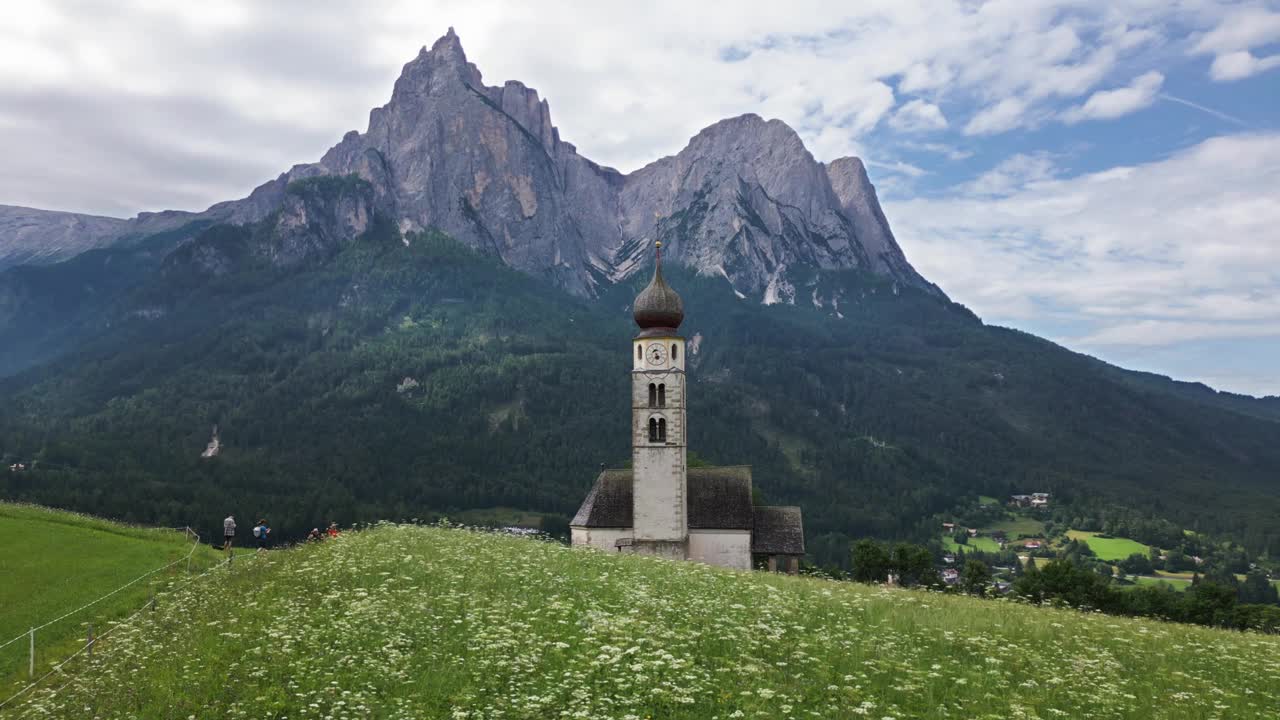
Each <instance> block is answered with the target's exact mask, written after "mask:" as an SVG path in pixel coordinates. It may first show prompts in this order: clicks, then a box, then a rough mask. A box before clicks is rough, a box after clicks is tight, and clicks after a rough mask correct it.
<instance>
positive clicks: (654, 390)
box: [649, 383, 658, 407]
mask: <svg viewBox="0 0 1280 720" xmlns="http://www.w3.org/2000/svg"><path fill="white" fill-rule="evenodd" d="M657 406H658V386H657V385H654V384H653V383H649V407H657Z"/></svg>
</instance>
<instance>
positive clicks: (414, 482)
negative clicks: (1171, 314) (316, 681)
mask: <svg viewBox="0 0 1280 720" xmlns="http://www.w3.org/2000/svg"><path fill="white" fill-rule="evenodd" d="M298 192H299V193H300V194H302V195H305V196H308V197H311V200H309V202H314V203H319V204H320V205H321V206H322V207H323V206H325V204H326V203H328V204H329V205H334V206H337V205H341V204H342V203H343V202H345V201H344V200H342V197H343V196H344V194H350V193H355V194H356V195H357V196H358V195H359V193H361V192H363V191H362V189H361V186H359V184H350V183H348V184H342V183H324V184H314V183H313V184H312V185H310V186H305V187H301V188H299V189H298ZM325 198H328V199H327V200H326V199H325ZM312 240H314V241H316V242H320V241H321V240H319V239H316V238H314V237H313V238H312ZM331 242H333V241H331ZM279 243H293V244H296V243H297V240H296V239H289V237H288V236H285V235H281V234H280V233H279V231H277V230H276V229H275V226H273V225H271V224H260V225H257V226H250V227H248V228H235V227H231V226H224V225H218V226H214V227H211V228H209V229H207V230H205V231H204V232H203V233H202V234H201V235H200V236H199V237H198V238H197V239H196V240H195V241H193V242H189V243H187V244H184V245H182V246H181V247H180V248H179V250H178V251H175V252H173V253H170V254H169V255H167V256H165V257H164V258H163V260H162V261H160V265H159V266H158V269H157V270H155V271H154V272H152V273H151V274H149V275H145V276H144V277H143V278H141V279H139V280H138V281H137V282H136V284H134V285H133V286H126V287H124V288H122V289H119V290H117V291H116V293H115V295H114V298H111V297H110V296H102V295H99V296H98V298H97V300H96V301H94V302H92V303H91V304H90V306H89V309H88V310H86V311H85V313H82V314H81V315H79V317H82V318H86V319H85V320H84V322H86V323H87V324H89V325H92V324H94V323H95V322H97V323H100V327H101V329H99V330H98V331H96V332H95V333H92V334H90V335H89V336H88V339H83V340H81V341H80V344H79V345H77V346H76V347H77V349H76V351H75V353H74V354H72V355H69V356H67V357H65V358H64V359H62V360H59V361H55V362H53V363H50V364H48V365H46V366H44V367H42V368H39V369H36V370H32V371H28V372H26V373H23V374H20V375H18V376H15V377H13V378H9V379H7V380H4V381H0V399H3V401H4V402H3V403H0V437H3V438H5V446H4V447H3V448H2V449H0V452H3V453H4V454H6V455H7V457H8V458H10V460H9V461H10V462H12V461H13V460H15V459H25V460H36V461H37V463H36V467H35V470H34V471H29V472H26V473H18V474H14V473H3V474H0V496H4V497H10V498H21V499H28V500H33V501H38V502H41V503H45V504H50V505H56V506H61V507H70V508H79V509H84V510H90V511H93V512H101V513H106V514H110V515H113V516H117V517H122V518H127V519H130V520H133V521H137V522H150V523H157V524H180V523H186V522H192V521H193V519H195V521H197V522H198V523H203V524H204V526H205V527H211V526H213V525H214V524H215V523H216V522H217V521H218V520H219V519H220V518H221V517H222V515H223V514H225V513H226V512H228V511H231V510H236V511H238V512H247V513H250V514H267V515H269V516H270V517H271V518H272V520H273V522H275V523H276V525H277V527H278V528H280V529H281V531H282V532H285V533H289V534H293V535H295V536H298V535H300V534H302V533H305V531H306V530H307V529H309V528H310V527H312V526H313V525H315V524H317V523H320V522H325V521H327V520H331V519H336V520H338V521H340V522H343V523H348V522H353V521H357V520H376V519H380V518H393V519H408V518H412V517H422V516H423V515H424V514H427V513H432V512H434V513H449V512H454V511H457V510H465V509H481V508H490V507H496V506H506V507H513V508H519V509H524V510H533V511H537V512H542V513H551V514H555V515H559V516H560V517H561V522H563V519H564V518H565V517H567V516H568V515H570V514H572V512H573V510H574V508H575V507H576V506H577V503H578V502H579V501H580V499H581V498H582V497H583V495H584V493H585V492H586V489H587V488H588V487H589V485H590V482H591V480H592V478H593V475H594V472H595V468H597V467H598V466H599V465H600V464H601V463H606V464H614V463H617V462H620V461H621V460H622V459H623V458H625V457H626V456H627V447H628V446H627V443H628V434H627V426H626V423H627V411H626V402H627V395H626V393H627V390H626V387H627V385H626V383H627V367H628V366H627V355H626V350H625V348H627V347H628V345H627V343H628V340H629V337H630V334H631V329H632V324H631V321H630V319H629V317H628V313H627V312H626V308H627V307H628V306H629V303H630V301H631V299H632V297H634V293H635V291H636V289H637V288H636V283H635V282H631V283H625V284H619V285H614V286H610V287H609V288H608V290H607V292H605V293H603V294H602V295H601V297H600V298H599V299H597V300H594V301H592V300H587V299H582V298H575V297H573V296H571V295H568V294H566V293H564V292H563V291H561V290H558V289H556V288H554V287H551V286H550V285H548V284H546V283H544V282H542V281H540V280H538V279H536V278H532V277H529V276H528V275H525V274H523V273H520V272H516V271H514V270H512V269H510V268H507V267H505V266H504V265H503V264H502V263H501V262H500V261H498V260H497V259H496V258H493V257H492V256H486V255H481V254H478V253H476V252H474V251H472V250H469V249H467V248H465V247H462V246H461V245H460V244H458V243H456V242H454V241H452V240H450V239H449V238H446V237H443V236H440V235H421V234H411V235H408V236H403V237H402V236H401V235H400V234H399V233H398V232H397V231H396V230H395V229H394V228H391V227H388V226H387V224H385V223H374V224H372V225H370V226H369V229H368V230H366V232H365V233H364V234H362V235H361V236H359V238H358V239H356V240H350V241H346V240H344V241H340V242H337V244H336V245H331V246H328V247H329V249H328V250H327V254H326V255H323V256H321V257H319V258H317V259H315V260H313V261H312V262H310V263H308V264H307V265H305V266H303V267H301V268H296V269H288V270H281V269H277V268H273V267H271V266H269V265H265V266H264V265H262V264H260V263H257V262H256V261H253V260H252V258H253V257H254V256H255V255H260V254H266V253H269V252H270V251H269V248H271V247H274V246H276V245H277V244H279ZM406 243H407V244H406ZM254 248H267V249H266V250H255V249H254ZM100 252H117V253H136V252H138V251H137V250H136V249H134V250H116V251H100ZM87 260H88V258H87V259H86V261H87ZM210 268H213V269H212V270H211V269H210ZM45 270H46V271H52V270H54V268H47V269H45ZM671 280H672V282H673V283H674V284H675V285H676V287H678V288H679V290H680V291H681V293H682V294H684V296H685V304H686V308H687V309H688V310H687V312H688V320H687V321H686V324H685V326H684V328H685V330H686V333H687V335H688V336H689V337H690V338H691V339H692V342H694V343H695V344H696V348H697V349H696V351H692V350H691V352H694V353H695V354H693V355H691V358H690V372H691V382H692V384H691V386H690V412H691V428H690V432H691V436H690V437H691V443H692V444H691V448H692V449H693V450H694V451H695V452H696V453H698V454H699V455H700V456H702V457H703V458H705V459H707V460H708V461H711V462H717V463H750V464H752V465H754V466H755V467H756V473H755V477H756V479H757V485H758V486H759V487H760V489H761V490H762V492H763V493H764V496H765V498H764V499H765V500H767V501H769V502H776V503H785V504H799V505H802V506H804V507H805V508H806V523H805V524H806V529H807V530H808V532H809V533H810V534H811V538H810V539H811V541H815V542H812V544H811V548H814V550H813V552H814V554H815V557H816V558H817V559H818V560H820V561H822V562H837V563H839V562H847V557H848V555H847V544H848V538H849V537H856V536H861V535H878V536H883V537H890V536H898V537H902V536H914V537H925V536H928V537H932V536H933V534H934V532H933V528H932V527H931V526H930V523H929V521H928V520H927V518H928V517H929V516H930V515H931V514H933V513H936V512H941V511H944V510H946V509H948V508H950V507H951V506H952V505H953V504H954V503H955V502H956V499H957V498H958V497H959V496H961V495H964V494H966V493H974V492H982V493H984V494H988V495H992V496H997V497H999V496H1003V495H1007V494H1009V493H1010V492H1016V491H1018V490H1019V489H1020V488H1023V487H1024V486H1025V485H1026V484H1034V485H1035V486H1036V487H1037V488H1043V489H1044V490H1045V491H1050V492H1053V493H1055V495H1056V496H1058V497H1059V498H1060V499H1061V500H1062V501H1064V502H1065V501H1068V500H1069V499H1070V498H1071V497H1073V496H1074V497H1078V498H1089V499H1107V500H1110V501H1112V502H1116V503H1119V504H1122V505H1125V506H1128V507H1140V508H1143V509H1144V510H1146V511H1149V512H1153V513H1157V514H1159V515H1161V516H1165V517H1169V518H1170V519H1173V520H1175V521H1178V522H1182V523H1184V524H1185V526H1188V527H1191V526H1198V527H1199V528H1200V529H1201V530H1203V531H1223V532H1226V531H1230V532H1232V533H1234V534H1235V535H1236V536H1238V537H1239V538H1240V539H1241V540H1243V541H1247V542H1250V543H1251V545H1253V546H1254V547H1256V548H1258V549H1261V548H1263V547H1265V546H1266V543H1267V542H1269V541H1270V542H1276V541H1277V536H1278V535H1280V528H1277V527H1276V525H1275V523H1274V518H1275V516H1276V515H1275V513H1276V512H1277V511H1280V498H1278V497H1277V494H1276V492H1275V485H1274V481H1275V476H1274V472H1272V469H1274V468H1275V467H1280V444H1277V443H1276V442H1275V438H1276V437H1277V435H1280V423H1274V422H1269V421H1266V420H1264V419H1261V418H1256V417H1251V416H1247V415H1243V414H1239V413H1235V412H1232V411H1230V410H1228V409H1225V408H1215V407H1211V406H1204V405H1201V404H1200V403H1193V402H1189V401H1185V400H1182V399H1179V398H1176V397H1172V396H1170V395H1166V394H1163V393H1160V392H1157V391H1153V390H1149V389H1143V388H1137V387H1133V386H1131V385H1130V384H1128V383H1126V382H1124V381H1122V380H1118V379H1116V378H1115V377H1114V376H1113V371H1114V369H1113V368H1110V367H1109V366H1103V365H1100V364H1099V363H1097V362H1096V361H1094V360H1092V359H1090V358H1087V357H1084V356H1080V355H1076V354H1074V353H1071V352H1068V351H1065V350H1063V349H1062V348H1059V347H1057V346H1054V345H1052V344H1050V343H1047V342H1044V341H1042V340H1039V339H1037V338H1034V337H1032V336H1029V335H1025V334H1022V333H1018V332H1014V331H1009V330H1005V329H1001V328H993V327H988V326H984V325H983V324H982V323H981V322H979V321H978V320H977V319H976V318H974V317H973V315H972V314H971V313H969V312H968V311H967V310H965V309H964V308H963V307H961V306H958V305H955V304H953V303H950V302H948V301H946V300H945V299H943V298H938V297H936V296H934V295H932V294H930V293H928V292H925V291H921V290H916V289H913V288H906V287H900V286H897V285H895V284H894V283H893V282H892V281H891V280H888V279H886V278H882V277H878V276H874V275H870V274H865V273H860V272H858V271H828V272H815V273H813V274H812V275H811V276H810V277H808V278H807V279H804V280H803V282H804V283H805V286H806V287H807V288H808V292H809V293H810V294H812V295H813V296H814V297H815V298H818V299H820V300H821V301H822V302H823V303H824V307H823V308H818V307H813V306H810V307H796V306H788V305H773V306H766V305H761V304H758V303H753V302H749V301H743V300H740V299H738V298H737V297H736V296H735V295H734V293H733V290H732V288H731V287H730V286H729V285H728V283H727V282H726V281H724V280H723V279H722V278H721V279H716V278H706V277H701V276H697V275H695V274H693V273H691V272H688V271H681V270H677V269H673V272H672V275H671ZM834 306H838V308H839V309H838V310H835V309H832V308H833V307H834ZM92 318H97V320H96V321H95V320H93V319H92ZM103 326H104V327H103ZM214 425H217V426H218V427H219V429H220V432H221V440H222V443H223V450H222V452H221V454H220V455H219V456H218V457H217V458H215V459H213V460H203V459H201V458H200V453H201V452H202V451H203V450H204V447H205V445H206V444H207V443H208V441H209V437H210V433H211V430H212V427H213V426H214ZM1193 523H1196V524H1197V525H1193Z"/></svg>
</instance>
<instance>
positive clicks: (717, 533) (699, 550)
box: [689, 530, 751, 570]
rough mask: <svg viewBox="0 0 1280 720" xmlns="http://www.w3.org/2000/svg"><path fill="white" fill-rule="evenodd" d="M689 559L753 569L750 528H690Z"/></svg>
mask: <svg viewBox="0 0 1280 720" xmlns="http://www.w3.org/2000/svg"><path fill="white" fill-rule="evenodd" d="M689 559H690V560H697V561H698V562H702V563H706V564H708V565H719V566H721V567H730V568H737V569H738V570H750V569H751V531H750V530H690V531H689Z"/></svg>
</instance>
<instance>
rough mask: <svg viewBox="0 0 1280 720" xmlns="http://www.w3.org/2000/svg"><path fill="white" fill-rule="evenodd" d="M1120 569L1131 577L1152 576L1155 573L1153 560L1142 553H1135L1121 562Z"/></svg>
mask: <svg viewBox="0 0 1280 720" xmlns="http://www.w3.org/2000/svg"><path fill="white" fill-rule="evenodd" d="M1120 569H1121V570H1124V571H1125V572H1126V573H1129V574H1130V575H1150V574H1152V573H1153V572H1155V568H1154V567H1153V566H1152V565H1151V558H1150V557H1149V556H1147V555H1143V554H1142V553H1134V554H1132V555H1130V556H1129V557H1127V558H1125V559H1124V560H1121V561H1120Z"/></svg>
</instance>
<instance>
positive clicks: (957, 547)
mask: <svg viewBox="0 0 1280 720" xmlns="http://www.w3.org/2000/svg"><path fill="white" fill-rule="evenodd" d="M942 547H943V548H944V549H946V550H947V551H948V552H972V551H974V550H978V551H980V552H989V553H996V552H1000V543H997V542H996V541H995V540H992V539H991V538H989V537H983V536H978V537H971V538H969V542H968V543H967V544H965V545H961V544H960V543H958V542H956V541H955V539H954V538H952V537H951V536H950V535H947V534H945V533H944V534H943V535H942Z"/></svg>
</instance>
